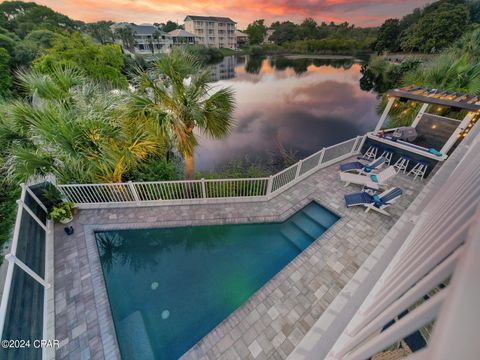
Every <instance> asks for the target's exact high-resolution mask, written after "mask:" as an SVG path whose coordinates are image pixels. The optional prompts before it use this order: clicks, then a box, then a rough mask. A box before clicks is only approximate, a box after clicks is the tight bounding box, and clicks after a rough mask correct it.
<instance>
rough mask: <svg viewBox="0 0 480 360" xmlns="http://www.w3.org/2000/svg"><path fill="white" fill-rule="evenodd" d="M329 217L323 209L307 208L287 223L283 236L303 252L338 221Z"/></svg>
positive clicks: (282, 231) (282, 232)
mask: <svg viewBox="0 0 480 360" xmlns="http://www.w3.org/2000/svg"><path fill="white" fill-rule="evenodd" d="M329 215H330V214H329V213H328V212H327V211H324V210H323V209H321V208H317V207H310V206H309V207H306V208H304V209H303V210H301V211H300V212H298V213H297V214H295V215H294V216H292V217H291V218H290V220H289V221H287V222H286V223H285V225H284V227H283V229H282V230H281V234H282V235H283V237H285V238H286V239H287V240H289V241H290V242H291V243H292V244H293V245H295V247H296V248H298V249H299V251H300V252H301V251H303V250H305V249H306V248H307V247H308V246H309V245H310V244H311V243H312V242H313V241H315V240H316V239H317V238H318V237H319V236H320V235H322V234H323V233H324V232H325V231H326V229H327V228H328V227H329V226H331V225H332V224H333V223H334V222H335V221H336V220H337V219H336V218H335V217H334V215H332V216H329Z"/></svg>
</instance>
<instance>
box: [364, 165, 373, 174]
mask: <svg viewBox="0 0 480 360" xmlns="http://www.w3.org/2000/svg"><path fill="white" fill-rule="evenodd" d="M363 171H365V172H367V173H369V172H371V171H372V168H371V167H370V166H368V165H365V166H364V167H363Z"/></svg>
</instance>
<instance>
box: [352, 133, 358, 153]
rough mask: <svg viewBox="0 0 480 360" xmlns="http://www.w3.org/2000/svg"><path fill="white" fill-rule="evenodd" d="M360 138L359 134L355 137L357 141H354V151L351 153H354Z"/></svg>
mask: <svg viewBox="0 0 480 360" xmlns="http://www.w3.org/2000/svg"><path fill="white" fill-rule="evenodd" d="M359 138H360V136H357V137H356V138H355V142H354V143H353V147H352V151H350V153H352V154H353V153H355V149H356V148H357V144H358V140H359Z"/></svg>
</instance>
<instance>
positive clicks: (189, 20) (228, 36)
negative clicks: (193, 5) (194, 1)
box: [185, 15, 237, 50]
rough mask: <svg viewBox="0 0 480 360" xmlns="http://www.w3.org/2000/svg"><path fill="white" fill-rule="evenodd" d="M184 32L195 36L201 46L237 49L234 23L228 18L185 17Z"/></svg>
mask: <svg viewBox="0 0 480 360" xmlns="http://www.w3.org/2000/svg"><path fill="white" fill-rule="evenodd" d="M185 30H186V31H188V32H190V33H193V34H195V36H196V37H197V38H198V39H199V40H200V44H202V45H205V46H208V47H216V48H229V49H232V50H235V49H236V48H237V40H236V37H235V30H236V23H235V21H233V20H232V19H230V18H227V17H219V16H193V15H187V17H186V18H185Z"/></svg>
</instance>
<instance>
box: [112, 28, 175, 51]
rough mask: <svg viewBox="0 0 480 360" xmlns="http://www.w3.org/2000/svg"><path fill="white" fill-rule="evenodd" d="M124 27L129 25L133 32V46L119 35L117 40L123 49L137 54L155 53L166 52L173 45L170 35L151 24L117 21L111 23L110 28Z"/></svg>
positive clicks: (115, 29)
mask: <svg viewBox="0 0 480 360" xmlns="http://www.w3.org/2000/svg"><path fill="white" fill-rule="evenodd" d="M126 27H130V29H131V32H132V34H133V47H131V46H129V44H126V43H125V41H124V40H123V39H122V38H121V36H120V39H119V40H117V41H118V42H119V44H120V45H121V46H122V48H123V50H124V51H128V52H130V53H134V54H137V55H155V54H160V53H167V52H169V51H170V49H171V48H172V46H173V39H172V36H171V35H170V34H167V33H166V32H164V31H161V30H160V29H159V28H158V27H156V26H154V25H151V24H142V25H135V24H129V23H118V24H115V25H113V27H112V28H113V30H114V31H118V29H122V28H126Z"/></svg>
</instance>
